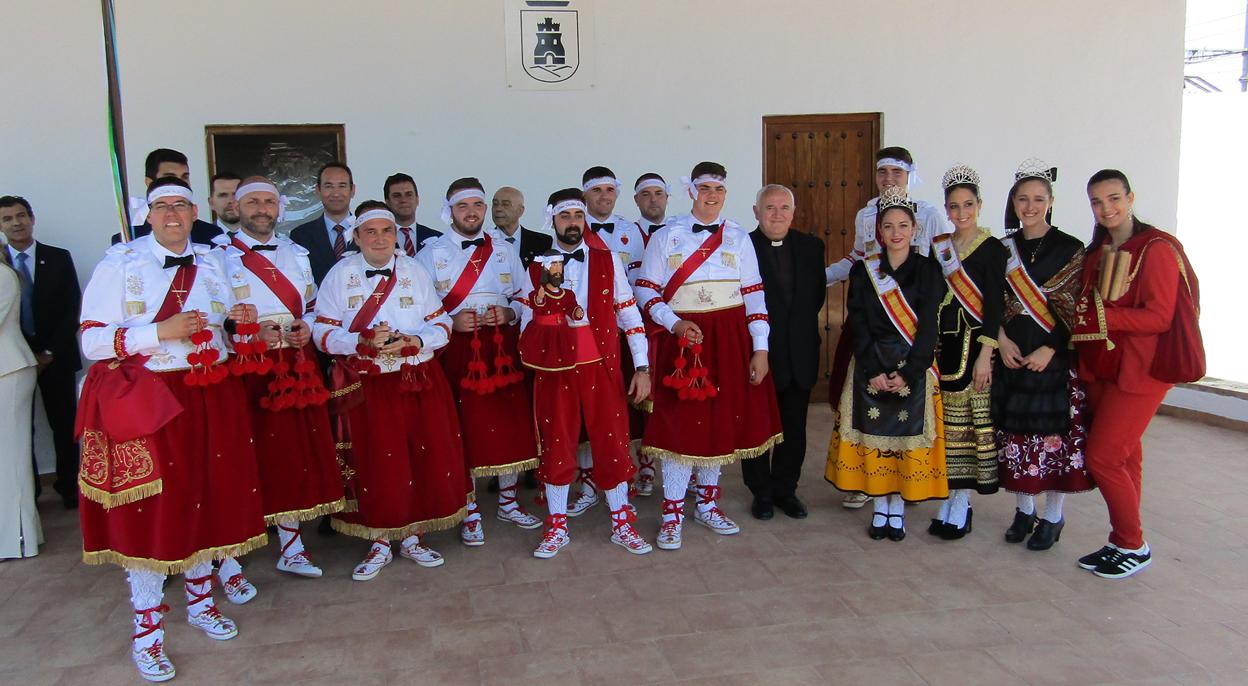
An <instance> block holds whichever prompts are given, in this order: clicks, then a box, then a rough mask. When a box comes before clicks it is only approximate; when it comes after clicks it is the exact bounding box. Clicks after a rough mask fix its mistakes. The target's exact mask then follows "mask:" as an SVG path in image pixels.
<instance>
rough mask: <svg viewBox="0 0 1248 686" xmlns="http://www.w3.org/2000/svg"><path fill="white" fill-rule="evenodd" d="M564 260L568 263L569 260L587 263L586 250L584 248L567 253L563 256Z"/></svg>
mask: <svg viewBox="0 0 1248 686" xmlns="http://www.w3.org/2000/svg"><path fill="white" fill-rule="evenodd" d="M563 259H564V260H565V261H567V260H580V261H582V262H584V261H585V249H584V248H577V249H576V250H573V251H572V252H565V253H564V254H563Z"/></svg>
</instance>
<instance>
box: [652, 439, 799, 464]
mask: <svg viewBox="0 0 1248 686" xmlns="http://www.w3.org/2000/svg"><path fill="white" fill-rule="evenodd" d="M783 441H784V433H778V434H776V435H775V436H772V437H771V438H768V439H767V440H766V441H764V442H763V444H762V445H760V446H758V447H756V448H741V449H738V450H734V451H732V452H731V453H728V454H727V455H711V456H702V455H682V454H680V453H676V452H672V451H671V450H664V449H662V448H655V447H653V446H648V445H643V446H641V450H640V452H641V454H642V455H649V456H651V457H657V458H659V459H660V460H667V461H670V462H675V463H676V464H687V465H690V466H693V467H709V466H711V465H725V464H732V463H733V462H736V461H738V460H748V459H751V458H755V457H758V456H759V455H762V454H763V453H765V452H767V451H768V450H771V449H772V448H774V447H775V446H776V444H778V443H782V442H783Z"/></svg>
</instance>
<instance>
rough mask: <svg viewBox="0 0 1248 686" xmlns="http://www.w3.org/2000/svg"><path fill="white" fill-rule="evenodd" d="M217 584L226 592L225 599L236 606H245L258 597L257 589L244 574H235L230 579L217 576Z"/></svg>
mask: <svg viewBox="0 0 1248 686" xmlns="http://www.w3.org/2000/svg"><path fill="white" fill-rule="evenodd" d="M217 583H218V584H220V586H221V590H222V591H224V592H225V599H226V600H228V601H230V602H231V603H234V604H235V605H243V604H245V603H247V602H250V601H251V599H252V598H255V597H256V587H255V586H252V585H251V582H250V581H248V580H247V577H245V576H243V575H242V574H235V575H234V576H232V577H230V578H228V579H222V578H221V575H220V574H217Z"/></svg>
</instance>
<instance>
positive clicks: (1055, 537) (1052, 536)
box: [1027, 519, 1066, 550]
mask: <svg viewBox="0 0 1248 686" xmlns="http://www.w3.org/2000/svg"><path fill="white" fill-rule="evenodd" d="M1064 526H1066V520H1065V519H1063V520H1061V521H1060V522H1058V523H1056V524H1054V523H1053V522H1050V521H1049V520H1047V519H1041V520H1040V523H1038V524H1036V531H1035V533H1033V534H1032V535H1031V538H1029V539H1027V549H1028V550H1048V549H1049V548H1052V547H1053V544H1054V543H1057V542H1058V541H1060V540H1062V527H1064Z"/></svg>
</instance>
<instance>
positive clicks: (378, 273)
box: [364, 269, 394, 279]
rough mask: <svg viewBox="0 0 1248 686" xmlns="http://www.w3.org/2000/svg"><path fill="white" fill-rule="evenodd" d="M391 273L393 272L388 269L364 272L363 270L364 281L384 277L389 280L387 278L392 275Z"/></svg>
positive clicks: (366, 270)
mask: <svg viewBox="0 0 1248 686" xmlns="http://www.w3.org/2000/svg"><path fill="white" fill-rule="evenodd" d="M393 273H394V272H393V271H392V270H389V269H365V270H364V278H366V279H371V278H373V277H374V276H385V277H387V278H389V277H390V275H391V274H393Z"/></svg>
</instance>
